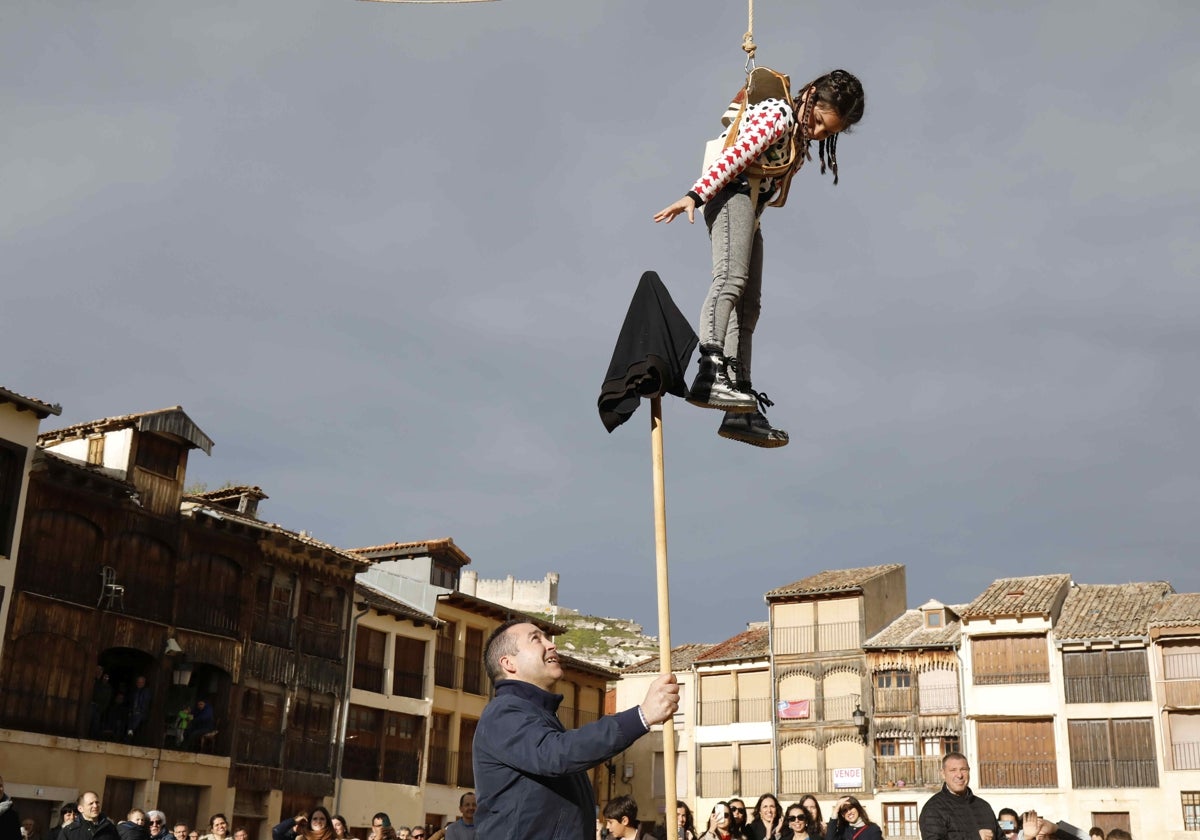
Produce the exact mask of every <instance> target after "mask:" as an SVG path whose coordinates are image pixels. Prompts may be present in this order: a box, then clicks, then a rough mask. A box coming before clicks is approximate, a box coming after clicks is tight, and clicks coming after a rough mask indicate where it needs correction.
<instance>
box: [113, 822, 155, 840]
mask: <svg viewBox="0 0 1200 840" xmlns="http://www.w3.org/2000/svg"><path fill="white" fill-rule="evenodd" d="M117 836H119V837H120V838H121V840H150V829H148V828H146V826H144V825H138V824H137V823H135V822H129V820H124V821H122V822H119V823H117Z"/></svg>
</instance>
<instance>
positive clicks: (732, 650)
mask: <svg viewBox="0 0 1200 840" xmlns="http://www.w3.org/2000/svg"><path fill="white" fill-rule="evenodd" d="M764 624H765V622H764ZM767 636H768V631H767V628H766V627H765V626H760V627H751V628H749V629H747V630H743V631H742V632H741V633H738V634H737V635H736V636H733V637H732V638H729V639H726V640H725V641H723V642H718V643H717V644H715V645H713V646H712V647H710V648H709V649H708V650H706V651H704V652H703V653H702V654H700V655H699V656H697V657H695V658H694V659H693V661H694V662H697V663H700V662H728V661H729V660H731V659H765V658H766V657H767V656H768V654H769V653H770V650H769V647H770V642H769V641H768V638H767Z"/></svg>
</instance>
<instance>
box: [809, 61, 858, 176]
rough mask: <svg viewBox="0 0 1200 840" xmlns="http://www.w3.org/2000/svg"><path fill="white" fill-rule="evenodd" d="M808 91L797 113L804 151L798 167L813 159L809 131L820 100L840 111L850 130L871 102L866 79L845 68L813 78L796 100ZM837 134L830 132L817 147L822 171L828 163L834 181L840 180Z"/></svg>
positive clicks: (840, 116) (842, 119) (843, 121)
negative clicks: (863, 80) (800, 109)
mask: <svg viewBox="0 0 1200 840" xmlns="http://www.w3.org/2000/svg"><path fill="white" fill-rule="evenodd" d="M805 93H807V94H808V97H807V98H806V99H805V100H804V105H803V111H802V112H801V113H799V114H797V115H796V121H797V122H798V123H799V132H800V133H799V137H798V140H799V142H798V145H799V146H800V148H802V149H803V151H804V154H803V155H802V156H801V157H800V158H799V160H798V161H797V164H796V165H797V167H799V166H801V165H803V163H804V161H806V160H812V152H811V151H810V148H809V147H810V144H811V143H812V138H811V137H810V136H809V133H808V132H809V123H810V122H811V120H812V112H813V108H814V107H815V106H816V104H817V103H818V102H820V103H821V104H823V105H826V106H827V107H829V108H830V109H831V110H832V111H833V112H834V113H836V114H837V115H838V117H839V118H840V119H841V121H842V124H843V125H844V126H845V128H844V129H843V131H849V130H850V126H852V125H854V124H855V123H857V122H858V121H859V120H861V119H862V116H863V109H864V108H865V107H866V102H867V97H866V94H865V93H863V86H862V82H860V81H859V80H858V78H857V77H856V76H854V75H853V74H851V73H847V72H846V71H845V70H834V71H833V72H832V73H826V74H825V75H824V76H820V77H818V78H816V79H813V80H812V81H811V82H809V83H808V84H807V85H805V86H804V87H802V88H801V89H800V90H799V91H798V92H797V94H796V101H797V102H799V100H800V99H801V97H803V96H804V94H805ZM837 138H838V136H837V134H830V135H829V136H828V137H826V138H824V139H823V140H820V141H818V147H817V155H818V157H819V158H820V159H821V174H822V175H824V174H825V169H826V167H828V168H829V170H830V171H832V172H833V183H834V184H836V183H837V182H838V164H837Z"/></svg>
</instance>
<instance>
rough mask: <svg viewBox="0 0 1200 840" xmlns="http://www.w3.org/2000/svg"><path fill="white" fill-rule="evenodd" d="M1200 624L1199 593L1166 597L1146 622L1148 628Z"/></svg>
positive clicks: (1183, 593) (1182, 593) (1184, 593)
mask: <svg viewBox="0 0 1200 840" xmlns="http://www.w3.org/2000/svg"><path fill="white" fill-rule="evenodd" d="M1193 624H1200V592H1181V593H1178V594H1175V595H1168V596H1167V597H1166V598H1165V599H1163V602H1162V603H1161V604H1160V605H1159V607H1158V609H1156V610H1155V611H1154V614H1153V615H1152V616H1151V617H1150V620H1149V621H1148V622H1147V626H1149V627H1180V626H1191V625H1193Z"/></svg>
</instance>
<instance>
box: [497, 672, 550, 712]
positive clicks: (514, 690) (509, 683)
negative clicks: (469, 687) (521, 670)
mask: <svg viewBox="0 0 1200 840" xmlns="http://www.w3.org/2000/svg"><path fill="white" fill-rule="evenodd" d="M501 694H515V695H516V696H518V697H520V698H521V699H522V700H528V701H529V702H530V703H534V704H536V705H538V706H541V707H542V708H543V709H545V710H546V711H547V712H549V713H550V714H555V713H556V712H557V711H558V704H559V703H561V702H562V701H563V696H562V695H561V694H551V693H550V692H549V691H544V690H543V689H541V688H538V687H537V686H536V685H534V684H533V683H528V682H525V681H523V680H501V681H500V682H499V683H497V684H496V696H497V697H499V696H500V695H501Z"/></svg>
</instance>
